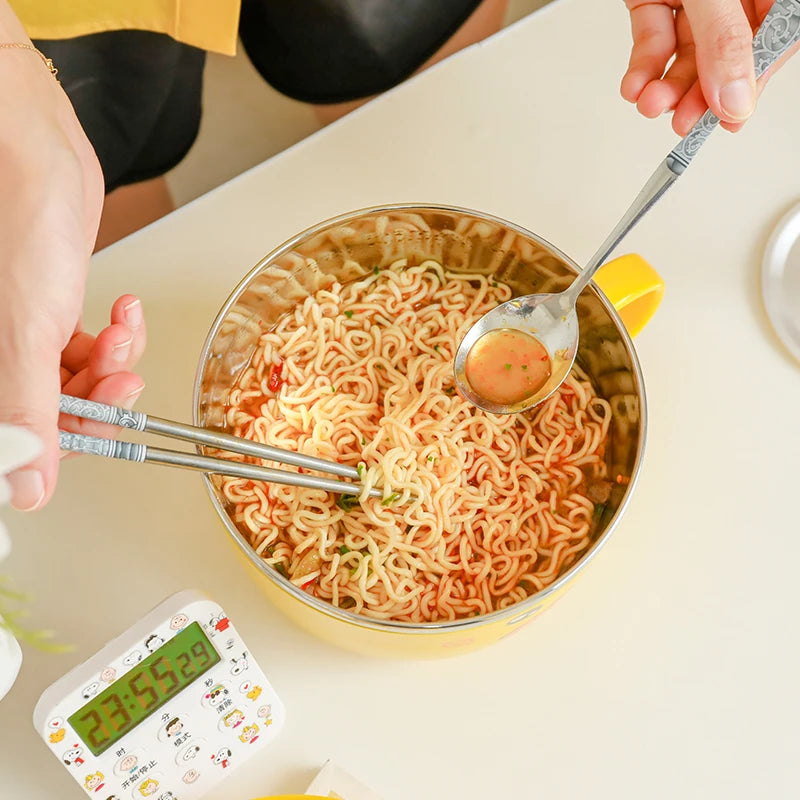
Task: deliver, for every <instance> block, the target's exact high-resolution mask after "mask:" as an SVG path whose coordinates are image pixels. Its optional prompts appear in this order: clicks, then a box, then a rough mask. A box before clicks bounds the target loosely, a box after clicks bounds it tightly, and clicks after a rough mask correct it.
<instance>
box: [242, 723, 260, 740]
mask: <svg viewBox="0 0 800 800" xmlns="http://www.w3.org/2000/svg"><path fill="white" fill-rule="evenodd" d="M239 739H240V740H241V741H242V742H244V743H245V744H253V742H254V741H255V740H256V739H258V725H256V724H255V722H254V723H253V724H252V725H245V726H244V730H243V731H242V732H241V733H240V734H239Z"/></svg>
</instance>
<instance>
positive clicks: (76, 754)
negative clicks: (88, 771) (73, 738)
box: [61, 742, 83, 767]
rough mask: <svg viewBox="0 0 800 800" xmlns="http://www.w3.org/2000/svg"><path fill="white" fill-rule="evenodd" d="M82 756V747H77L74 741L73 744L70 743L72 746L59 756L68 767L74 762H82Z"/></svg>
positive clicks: (76, 763)
mask: <svg viewBox="0 0 800 800" xmlns="http://www.w3.org/2000/svg"><path fill="white" fill-rule="evenodd" d="M82 756H83V748H82V747H78V744H77V742H76V743H75V744H74V745H72V747H71V748H70V749H69V750H67V752H66V753H64V755H63V756H61V758H62V759H63V760H64V763H65V764H66V765H67V766H68V767H71V766H72V765H73V764H75V765H76V766H77V765H78V764H83V758H82Z"/></svg>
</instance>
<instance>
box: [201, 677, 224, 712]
mask: <svg viewBox="0 0 800 800" xmlns="http://www.w3.org/2000/svg"><path fill="white" fill-rule="evenodd" d="M230 693H231V692H230V689H229V688H228V684H227V683H214V684H212V685H211V686H207V687H206V688H205V689H204V690H203V695H202V697H201V698H200V702H201V703H202V704H203V705H204V706H205V707H206V708H218V707H220V706H222V705H223V704H224V703H225V701H226V700H227V699H228V697H229V696H230Z"/></svg>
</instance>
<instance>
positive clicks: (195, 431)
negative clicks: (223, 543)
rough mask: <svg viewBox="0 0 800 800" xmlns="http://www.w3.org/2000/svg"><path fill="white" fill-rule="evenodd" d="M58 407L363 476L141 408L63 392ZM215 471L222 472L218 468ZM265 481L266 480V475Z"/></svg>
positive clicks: (296, 464)
mask: <svg viewBox="0 0 800 800" xmlns="http://www.w3.org/2000/svg"><path fill="white" fill-rule="evenodd" d="M59 408H60V410H61V413H62V414H70V415H71V416H73V417H82V418H83V419H91V420H94V421H95V422H104V423H106V424H107V425H115V426H116V427H118V428H130V429H131V430H135V431H144V432H147V433H160V434H162V435H163V436H167V437H169V438H171V439H181V440H182V441H185V442H194V443H196V444H207V445H211V446H212V447H217V448H219V449H220V450H228V451H230V452H231V453H240V454H242V455H245V456H255V457H256V458H263V459H266V460H267V461H277V462H278V463H279V464H291V465H292V466H294V467H304V468H305V469H314V470H317V471H318V472H329V473H331V474H332V475H340V476H341V477H342V478H353V479H354V480H360V479H361V476H360V475H359V474H358V470H357V469H355V467H348V466H347V465H345V464H337V463H336V462H335V461H328V460H327V459H324V458H317V457H316V456H307V455H304V454H303V453H295V452H293V451H291V450H281V449H279V448H277V447H270V445H267V444H261V443H260V442H253V441H250V440H249V439H240V438H239V437H238V436H231V434H229V433H222V432H221V431H212V430H209V429H208V428H198V427H196V426H194V425H184V424H183V423H181V422H172V420H168V419H161V418H160V417H152V416H149V415H148V414H144V413H143V412H141V411H128V410H127V409H125V408H119V407H117V406H109V405H106V404H105V403H95V402H94V401H93V400H83V399H82V398H80V397H70V395H67V394H62V395H61V400H60V402H59ZM151 449H152V448H151ZM164 452H169V451H164ZM215 471H217V472H219V470H215ZM292 474H293V473H292ZM264 480H267V479H266V478H265V479H264ZM298 485H299V484H298ZM332 491H334V490H332Z"/></svg>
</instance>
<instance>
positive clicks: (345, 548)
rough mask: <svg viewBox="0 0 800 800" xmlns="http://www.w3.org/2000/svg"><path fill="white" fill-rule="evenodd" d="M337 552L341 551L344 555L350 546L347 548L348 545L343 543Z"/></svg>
mask: <svg viewBox="0 0 800 800" xmlns="http://www.w3.org/2000/svg"><path fill="white" fill-rule="evenodd" d="M339 552H340V553H341V554H342V555H343V556H346V555H347V554H348V553H349V552H350V548H349V547H348V546H347V545H346V544H343V545H342V546H341V547H340V548H339Z"/></svg>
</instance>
